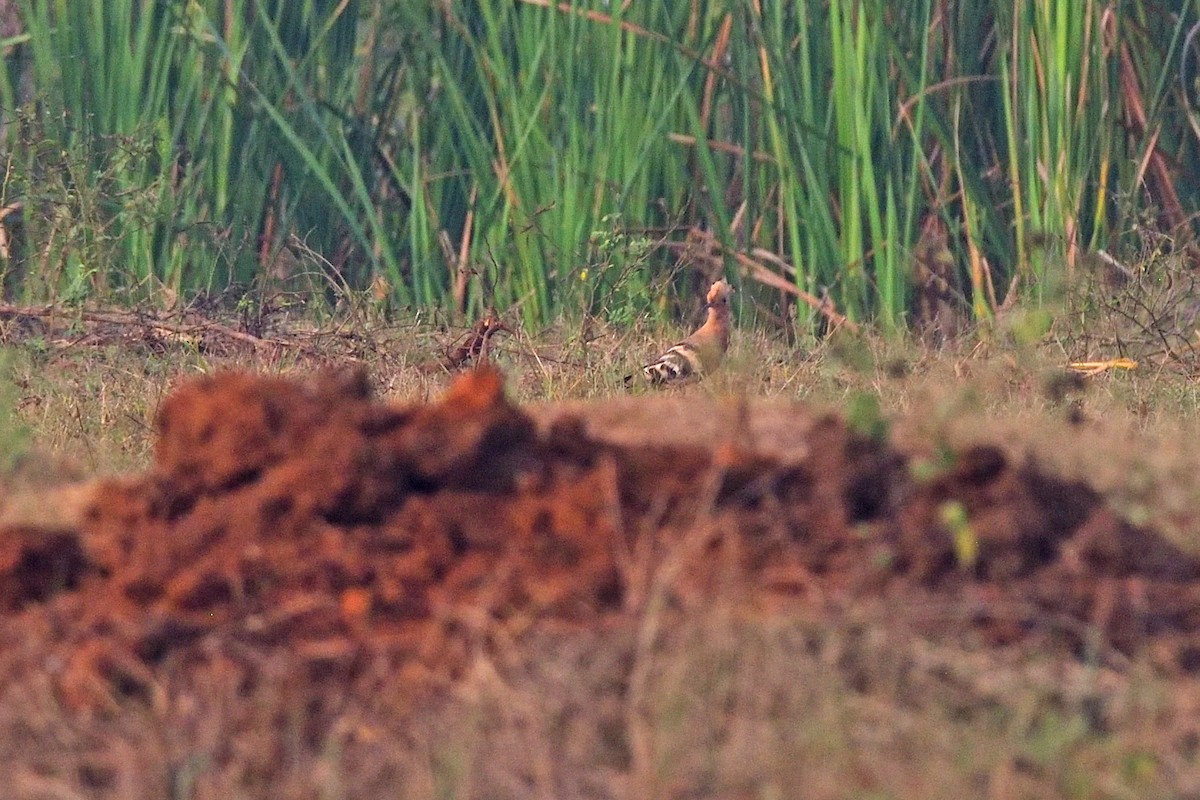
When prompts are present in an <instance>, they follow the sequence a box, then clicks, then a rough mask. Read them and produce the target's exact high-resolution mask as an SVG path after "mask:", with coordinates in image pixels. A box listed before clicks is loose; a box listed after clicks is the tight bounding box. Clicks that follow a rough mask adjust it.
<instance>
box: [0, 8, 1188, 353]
mask: <svg viewBox="0 0 1200 800" xmlns="http://www.w3.org/2000/svg"><path fill="white" fill-rule="evenodd" d="M0 17H2V18H3V19H2V20H0V21H2V23H3V34H4V37H5V38H4V40H3V45H4V71H3V74H2V75H0V102H2V104H3V108H4V112H5V120H4V121H5V125H4V130H3V142H4V143H3V148H4V156H5V169H4V173H3V175H4V177H3V184H2V186H0V190H2V194H0V215H3V216H2V217H0V223H2V225H3V230H2V232H3V234H4V236H3V240H2V241H0V245H2V247H0V271H2V272H3V277H4V291H5V293H6V295H7V299H9V300H20V301H25V302H42V301H61V300H69V301H78V300H84V299H89V298H102V299H104V300H106V301H111V300H112V299H113V298H114V297H115V298H119V299H125V300H128V301H130V302H153V303H161V304H170V303H173V302H176V301H177V300H178V299H179V298H180V297H188V296H191V295H193V294H195V293H197V292H202V291H204V292H217V291H225V290H229V289H232V290H234V291H235V292H236V291H242V290H244V289H245V288H247V287H261V286H263V285H266V284H270V283H272V282H282V283H288V282H294V281H297V280H304V281H306V283H305V286H306V287H307V290H308V291H311V292H314V293H317V294H323V295H325V296H327V297H328V296H334V295H339V294H342V293H346V292H353V291H362V292H364V293H366V292H373V293H374V295H375V296H376V297H377V298H379V299H381V300H385V299H386V300H387V301H388V302H395V303H398V304H400V305H403V306H422V307H437V308H441V309H444V310H447V311H450V312H453V313H468V314H474V313H479V312H481V311H482V310H483V309H485V308H487V307H492V306H495V307H498V308H500V309H502V310H507V309H518V310H519V313H520V315H521V316H522V317H523V319H524V321H525V322H526V323H529V324H539V323H544V322H546V321H548V320H550V319H553V318H555V317H556V316H558V315H560V314H562V313H563V312H564V311H566V312H569V313H578V312H579V310H580V309H583V310H585V311H587V312H589V313H603V314H607V315H609V316H610V317H614V318H616V319H618V320H628V319H632V318H633V317H635V316H637V315H641V314H646V313H652V312H654V311H656V310H659V309H662V308H664V307H666V305H665V304H664V301H665V300H667V299H669V298H671V297H672V296H675V295H678V294H689V295H690V294H692V293H694V292H695V290H696V289H697V287H700V286H703V285H704V283H705V282H706V281H707V280H709V279H711V278H713V277H715V276H716V275H717V274H719V273H721V272H722V271H724V272H725V273H727V274H730V275H736V276H739V281H740V282H741V283H742V285H743V287H744V288H746V289H751V291H748V292H745V293H743V297H748V298H749V299H750V300H753V301H756V302H757V303H758V305H759V307H761V308H763V309H765V311H766V312H767V313H770V314H774V315H776V317H777V318H782V319H786V318H789V317H792V316H793V315H794V316H795V318H797V319H798V320H799V321H800V323H801V324H803V325H808V324H815V323H817V322H819V321H821V319H822V314H824V315H825V316H829V313H830V312H831V311H832V310H834V309H836V311H837V312H839V313H842V314H845V315H846V316H847V317H848V318H849V319H851V320H868V319H870V320H875V321H877V322H878V323H879V324H880V325H881V326H883V327H885V328H898V327H902V326H909V327H919V328H923V329H927V330H934V331H935V332H940V333H951V332H953V331H954V330H955V329H956V328H958V327H959V326H961V325H962V324H964V323H967V322H970V321H972V320H983V319H986V318H988V317H989V316H991V315H992V314H994V313H995V312H996V311H997V309H998V308H1002V307H1004V306H1005V304H1006V303H1009V304H1011V302H1012V300H1013V299H1015V298H1018V297H1019V298H1025V299H1029V300H1031V301H1046V300H1047V299H1049V298H1054V297H1055V296H1056V293H1057V292H1058V287H1060V286H1061V285H1062V283H1063V282H1064V281H1068V280H1070V279H1072V277H1074V275H1075V274H1076V273H1077V272H1078V271H1080V270H1087V271H1094V270H1095V269H1097V265H1098V264H1100V263H1114V262H1115V263H1116V264H1117V266H1118V267H1121V265H1122V259H1125V258H1132V257H1134V256H1137V255H1142V254H1144V253H1145V252H1146V250H1147V249H1150V250H1154V249H1156V248H1163V247H1174V246H1177V245H1179V244H1184V245H1187V244H1188V243H1190V241H1191V239H1192V231H1193V227H1194V226H1193V216H1194V215H1193V213H1192V211H1191V210H1192V209H1194V208H1196V206H1197V199H1198V197H1197V194H1198V192H1200V183H1198V182H1197V180H1196V177H1197V176H1196V169H1197V166H1196V165H1197V164H1200V159H1198V158H1197V153H1196V147H1197V137H1196V135H1195V133H1194V132H1193V126H1192V125H1191V124H1190V121H1189V112H1188V104H1187V98H1186V96H1185V95H1186V93H1187V89H1188V88H1189V86H1190V85H1191V84H1190V82H1191V78H1192V77H1193V76H1194V74H1195V73H1196V70H1195V69H1194V64H1192V62H1191V59H1189V58H1185V52H1184V51H1185V41H1186V43H1187V44H1191V42H1190V40H1187V33H1188V31H1189V29H1190V27H1191V25H1192V24H1193V22H1194V21H1195V17H1196V10H1195V9H1194V8H1193V4H1192V3H1191V2H1176V3H1151V2H1122V1H1121V0H1115V1H1114V2H1108V3H1102V2H1096V1H1095V0H1081V1H1080V2H1078V3H1071V4H1067V3H1061V2H1054V1H1053V0H1007V1H1006V2H1001V1H1000V0H993V2H984V1H982V0H975V1H974V2H968V1H967V0H958V1H955V0H918V1H917V2H913V3H909V4H896V3H888V2H884V0H822V2H814V1H812V0H803V1H802V2H796V3H762V2H761V0H724V1H723V2H722V1H720V0H689V2H663V1H662V0H652V1H651V2H636V3H635V2H624V3H621V4H617V3H615V2H608V1H607V0H594V2H591V3H570V2H564V3H556V2H553V1H552V0H508V1H507V2H503V1H497V0H480V2H475V3H471V2H462V1H461V0H446V1H445V2H436V3H435V2H427V1H426V2H422V1H421V0H221V1H220V2H218V1H217V0H190V1H189V2H184V1H183V0H167V1H164V0H155V1H152V0H21V1H20V2H17V3H12V2H10V3H7V4H0ZM1181 67H1182V69H1181ZM1181 77H1182V80H1181ZM1097 258H1100V259H1101V260H1100V261H1098V260H1097ZM1122 268H1124V267H1122ZM1124 269H1127V268H1124ZM752 287H753V288H752ZM797 301H799V302H797ZM746 307H748V306H747V304H746V303H745V301H744V302H743V309H745V308H746Z"/></svg>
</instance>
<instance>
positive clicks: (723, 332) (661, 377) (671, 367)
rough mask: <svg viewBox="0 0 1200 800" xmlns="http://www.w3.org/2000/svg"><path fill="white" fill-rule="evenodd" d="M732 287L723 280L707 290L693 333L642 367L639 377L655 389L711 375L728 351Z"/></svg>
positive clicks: (731, 318)
mask: <svg viewBox="0 0 1200 800" xmlns="http://www.w3.org/2000/svg"><path fill="white" fill-rule="evenodd" d="M731 294H733V287H732V286H730V285H729V284H728V283H726V282H725V281H723V280H720V281H717V282H716V283H714V284H713V285H712V288H710V289H709V290H708V297H707V298H706V299H707V302H705V304H704V308H705V309H706V310H707V312H708V314H707V317H706V318H705V320H704V324H703V325H701V326H700V327H699V328H698V329H697V330H696V332H695V333H693V334H692V335H691V336H689V337H687V338H686V339H684V340H683V341H682V342H680V343H679V344H677V345H675V346H674V347H672V348H671V349H669V350H667V352H665V353H663V354H662V356H661V357H659V358H658V360H657V361H654V362H653V363H650V364H647V365H646V366H644V367H642V375H644V376H645V378H646V380H647V381H649V382H650V383H651V384H653V385H655V386H661V385H666V384H673V383H682V382H684V381H688V380H691V379H694V378H698V377H700V376H702V375H708V374H710V373H712V372H713V371H714V370H715V369H716V368H717V367H718V366H720V364H721V360H722V359H723V358H724V357H725V351H726V350H727V349H729V330H730V328H731V327H732V322H733V314H732V312H731V311H730V308H729V296H730V295H731Z"/></svg>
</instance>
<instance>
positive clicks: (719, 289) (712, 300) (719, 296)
mask: <svg viewBox="0 0 1200 800" xmlns="http://www.w3.org/2000/svg"><path fill="white" fill-rule="evenodd" d="M732 294H733V287H732V286H730V285H729V284H728V283H727V282H726V281H725V280H724V279H721V280H719V281H717V282H716V283H714V284H713V285H712V287H711V288H710V289H709V290H708V297H706V298H705V302H704V308H705V309H710V308H711V309H714V310H716V311H720V310H721V309H728V308H729V298H730V296H731V295H732Z"/></svg>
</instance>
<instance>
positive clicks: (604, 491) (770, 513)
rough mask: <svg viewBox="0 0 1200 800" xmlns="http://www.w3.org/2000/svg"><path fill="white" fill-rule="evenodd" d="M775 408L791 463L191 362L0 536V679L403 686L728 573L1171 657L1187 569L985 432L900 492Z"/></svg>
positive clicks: (479, 397)
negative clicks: (196, 373)
mask: <svg viewBox="0 0 1200 800" xmlns="http://www.w3.org/2000/svg"><path fill="white" fill-rule="evenodd" d="M795 416H796V420H797V424H799V422H800V421H801V420H804V421H805V423H806V424H807V425H808V428H807V430H808V434H807V445H808V447H807V455H806V456H804V457H802V458H797V459H794V460H790V461H783V460H781V459H779V458H777V457H772V456H767V455H764V454H762V453H760V452H757V451H756V450H755V449H754V448H752V447H749V446H746V445H744V444H739V443H738V441H737V440H736V438H734V439H731V440H729V441H725V442H714V443H713V445H714V446H713V447H707V448H706V447H699V446H690V445H689V446H682V445H662V444H660V445H651V444H646V445H631V444H616V443H613V442H608V441H605V440H603V438H600V436H601V433H602V432H598V433H595V434H593V433H591V432H589V431H588V430H587V428H586V424H585V422H584V421H583V420H582V419H579V418H577V417H574V416H567V417H564V418H561V419H560V420H559V421H557V422H555V423H554V424H553V425H551V426H549V427H548V428H545V429H542V428H539V427H538V425H536V424H535V422H534V420H533V419H532V418H531V417H530V416H528V415H527V414H526V413H524V412H522V411H521V410H520V409H518V408H517V407H515V406H514V405H512V404H511V403H510V402H509V401H508V400H507V399H506V398H505V396H504V393H503V386H502V380H501V377H500V376H499V374H497V373H496V372H494V371H491V370H487V369H482V370H479V371H477V372H475V373H472V374H469V375H466V376H464V377H462V378H460V379H459V380H458V381H457V382H456V383H455V384H454V385H453V387H452V388H451V389H450V391H449V393H448V394H447V395H446V396H445V397H444V398H443V399H442V400H441V401H440V402H437V403H435V404H432V405H415V406H396V405H392V404H387V403H383V402H379V401H376V400H374V399H372V397H371V392H370V387H369V385H368V384H367V381H366V380H365V378H364V377H363V376H362V375H361V374H358V373H331V374H328V375H324V376H321V377H318V378H316V379H314V380H312V381H310V382H297V381H292V380H285V379H281V378H264V377H255V376H250V375H240V374H226V375H219V376H216V377H209V378H203V379H200V380H197V381H195V382H193V383H190V384H188V385H186V386H184V387H183V388H181V389H180V390H179V391H177V392H176V393H175V394H174V395H173V396H172V397H171V398H170V399H169V400H168V401H167V403H166V404H165V405H164V408H163V410H162V414H161V419H160V429H161V438H160V440H159V443H158V450H157V458H156V463H155V466H154V468H153V470H152V471H151V472H150V473H148V474H146V475H144V476H140V477H137V478H134V479H131V480H128V481H122V482H113V483H108V484H104V485H102V486H101V487H99V489H98V490H97V491H96V493H95V494H94V497H93V501H92V503H91V505H90V507H89V508H88V510H87V512H86V515H85V518H84V519H83V521H82V522H81V523H80V524H79V525H77V526H64V527H63V528H62V529H61V530H50V531H48V530H42V529H32V528H28V527H20V526H17V527H10V528H8V529H3V530H0V609H2V617H0V620H2V623H0V646H2V647H5V648H7V649H8V650H9V651H10V652H15V651H17V650H20V649H24V650H25V651H27V652H28V653H29V654H30V655H29V658H27V659H15V660H12V661H10V662H9V664H10V667H12V668H13V669H17V670H18V671H19V672H22V673H23V674H22V675H12V676H6V678H5V679H6V680H22V679H31V676H33V675H36V674H39V673H42V672H46V671H49V672H51V673H52V674H53V675H54V676H55V679H56V680H57V681H58V685H59V686H60V689H61V691H62V693H63V697H64V698H65V699H66V700H67V701H68V702H69V703H70V704H71V705H72V706H74V707H77V708H87V709H94V708H97V707H101V708H102V707H104V706H105V705H107V704H109V703H112V702H114V701H115V700H118V699H120V698H121V697H135V698H142V699H144V700H146V701H147V702H152V703H154V702H159V701H161V699H162V698H160V697H157V696H156V693H157V692H159V691H160V688H159V686H160V684H159V683H158V682H157V681H156V671H157V670H158V669H160V666H161V665H162V664H163V663H164V662H166V661H167V660H171V661H172V663H174V664H176V665H178V664H180V663H185V664H193V665H195V667H196V668H203V667H204V666H205V665H208V664H211V663H212V662H213V661H214V660H216V659H220V658H234V657H237V658H243V657H246V656H245V654H246V653H252V652H260V653H261V652H282V653H286V654H287V655H288V657H294V658H297V659H300V660H301V662H302V663H306V664H308V665H309V666H310V667H311V669H312V670H313V673H314V674H316V675H319V676H323V675H332V674H345V675H349V674H353V673H356V672H359V671H361V670H363V669H366V668H368V666H370V668H372V669H386V670H389V671H393V672H394V671H399V672H400V673H401V674H405V675H410V676H411V677H412V680H413V686H414V687H416V686H419V685H427V684H428V683H429V682H430V681H433V682H442V681H446V680H453V679H454V678H455V676H456V675H457V674H459V672H460V671H461V669H462V668H463V667H464V665H465V664H466V663H467V662H468V660H469V649H470V646H471V642H472V641H477V640H478V637H479V636H480V635H485V634H486V632H487V631H488V630H493V629H497V626H499V629H511V628H521V627H524V626H528V625H530V624H533V623H541V622H545V621H552V622H557V623H559V624H572V625H596V624H601V623H602V622H603V621H604V620H605V619H606V618H609V617H612V616H613V615H618V614H621V613H623V612H624V611H626V610H627V609H631V608H636V607H638V606H640V605H641V604H643V603H644V602H645V601H646V598H647V596H648V595H649V593H651V592H653V591H656V589H655V588H653V587H663V586H665V587H666V591H667V595H666V596H667V597H668V598H673V601H674V602H675V603H686V602H688V600H689V598H692V597H697V596H703V595H706V594H709V593H711V592H713V591H717V590H718V589H719V588H720V587H721V586H726V585H728V584H729V583H730V582H731V581H732V582H735V583H736V585H737V586H738V587H739V592H740V593H741V594H742V596H743V597H745V598H746V600H747V602H748V603H750V604H751V605H752V606H755V607H759V608H762V607H764V604H765V603H768V602H769V603H770V605H771V606H773V607H774V606H777V605H778V603H779V601H780V600H783V601H785V602H799V603H806V604H809V605H810V606H812V607H817V606H822V605H829V604H831V603H835V602H838V601H840V600H841V599H845V598H852V597H856V596H862V595H863V594H865V593H872V594H875V593H884V594H885V595H887V596H889V597H891V598H893V599H894V600H895V602H897V604H898V606H897V607H900V606H901V604H902V603H903V602H904V600H905V598H908V599H911V600H913V601H914V602H918V603H926V604H928V603H929V601H930V600H931V598H932V599H933V600H934V601H936V602H940V603H941V604H942V606H943V607H945V608H952V609H954V613H953V614H952V615H950V616H952V617H954V618H955V619H956V620H957V621H958V622H959V623H960V624H958V625H957V626H951V628H952V629H953V630H959V631H966V630H969V631H972V632H974V634H975V635H983V636H985V637H986V639H987V640H988V641H993V642H996V643H1009V642H1014V641H1021V640H1024V639H1031V638H1036V639H1037V640H1039V641H1042V640H1045V639H1046V638H1052V639H1053V640H1054V641H1056V642H1062V643H1064V644H1065V645H1066V646H1068V647H1070V648H1073V649H1076V650H1081V649H1082V648H1083V647H1084V646H1085V642H1086V641H1087V640H1088V633H1087V632H1088V631H1089V630H1091V631H1092V632H1093V633H1099V634H1100V636H1101V637H1102V639H1103V640H1104V641H1105V642H1106V643H1107V644H1108V645H1109V646H1111V647H1113V648H1115V649H1116V650H1117V651H1120V652H1130V651H1133V650H1135V649H1138V648H1141V647H1142V646H1144V645H1145V644H1146V643H1148V642H1149V641H1152V640H1153V641H1159V642H1161V641H1167V642H1171V643H1172V644H1176V645H1179V646H1177V647H1173V648H1172V650H1171V652H1172V653H1173V654H1174V657H1175V659H1176V662H1175V664H1174V666H1176V667H1181V668H1185V669H1193V668H1197V667H1200V657H1198V656H1197V654H1200V647H1196V646H1193V644H1192V642H1193V641H1196V639H1195V637H1194V634H1193V631H1195V630H1196V629H1197V626H1198V624H1200V583H1197V577H1198V576H1200V563H1198V562H1197V560H1196V559H1195V558H1194V557H1192V556H1190V555H1188V554H1186V553H1183V552H1181V551H1180V550H1178V549H1177V548H1175V547H1174V546H1172V545H1171V544H1170V543H1168V542H1167V541H1165V540H1163V539H1162V538H1161V537H1158V536H1156V535H1155V534H1154V533H1153V532H1149V531H1144V530H1139V529H1137V528H1134V527H1132V526H1130V525H1129V524H1127V523H1125V522H1124V521H1122V519H1121V518H1120V517H1119V516H1118V515H1117V514H1115V513H1114V512H1113V511H1112V510H1111V509H1109V508H1108V507H1106V506H1105V504H1104V503H1103V502H1102V500H1101V498H1100V497H1098V496H1097V495H1096V494H1095V493H1094V492H1093V491H1091V490H1090V489H1088V488H1087V487H1086V486H1083V485H1076V484H1071V483H1065V482H1063V481H1060V480H1057V479H1055V478H1053V477H1051V476H1049V475H1045V474H1043V473H1042V472H1040V471H1039V470H1038V469H1037V468H1036V467H1035V466H1033V465H1030V464H1013V463H1010V461H1009V459H1008V458H1007V457H1006V456H1005V455H1004V454H1003V453H1002V452H1001V451H1000V450H998V449H995V448H991V447H978V448H975V449H973V450H971V451H968V452H965V453H961V454H959V456H958V457H957V459H956V460H955V462H954V464H953V466H951V467H948V468H947V469H946V470H945V471H944V472H943V473H942V474H941V475H939V476H936V477H934V478H932V479H928V480H924V481H918V480H915V479H914V478H913V477H912V475H911V471H910V469H909V467H908V462H907V459H906V458H905V456H904V455H903V454H901V453H899V452H897V451H895V450H894V449H892V447H891V446H889V445H888V444H886V443H882V442H876V441H870V440H867V439H863V438H860V437H858V436H856V435H854V434H853V433H851V432H850V431H849V430H848V429H847V427H846V425H845V424H844V423H843V422H842V421H840V420H839V419H837V418H835V417H832V416H830V417H825V418H822V419H818V420H813V419H812V418H811V417H810V416H808V415H807V413H806V412H804V411H803V410H801V409H797V410H796V412H795ZM945 622H946V619H945V615H943V616H942V618H940V619H939V622H938V624H937V625H936V626H935V625H930V626H929V627H930V633H931V635H932V634H934V633H941V634H945V632H946V630H947V626H946V624H945ZM481 632H482V633H481ZM1093 641H1094V636H1093ZM239 654H240V655H239Z"/></svg>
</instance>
